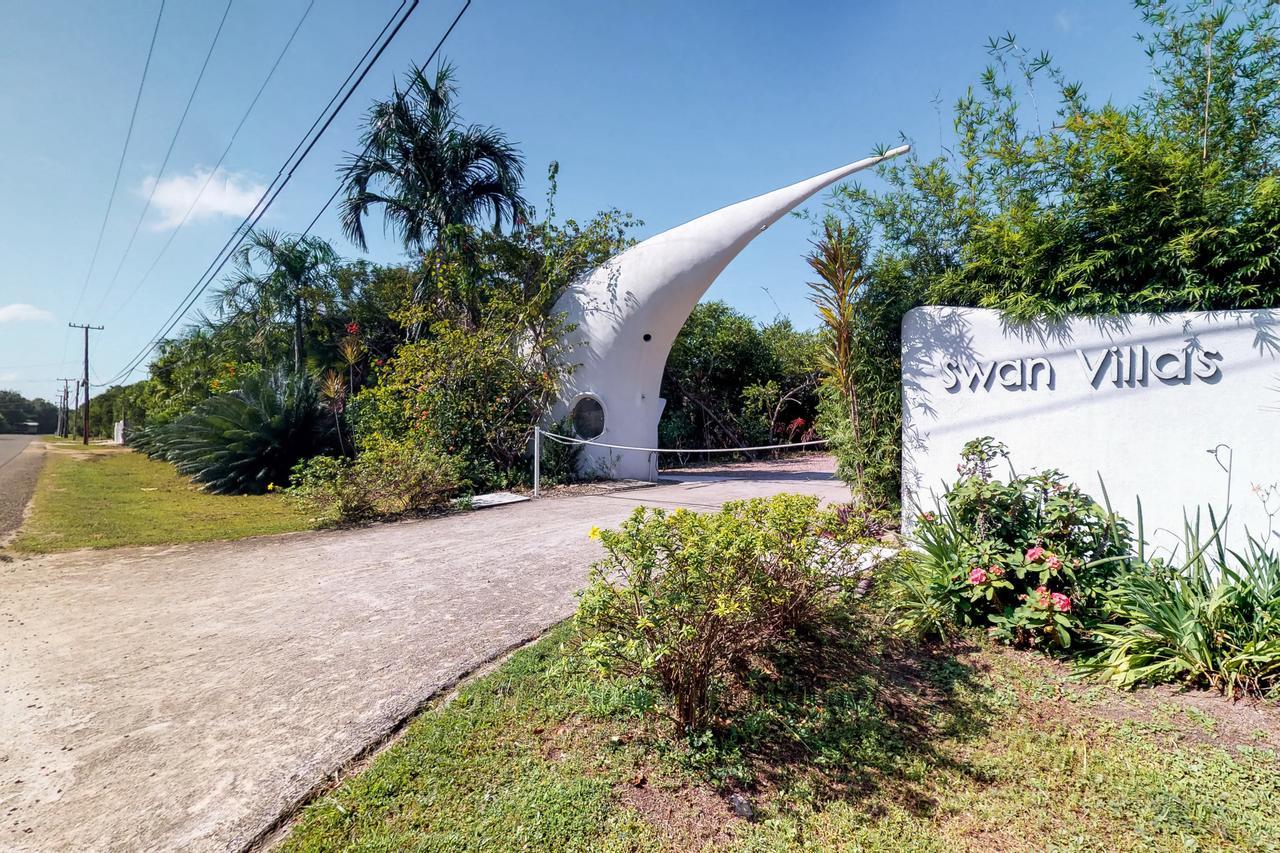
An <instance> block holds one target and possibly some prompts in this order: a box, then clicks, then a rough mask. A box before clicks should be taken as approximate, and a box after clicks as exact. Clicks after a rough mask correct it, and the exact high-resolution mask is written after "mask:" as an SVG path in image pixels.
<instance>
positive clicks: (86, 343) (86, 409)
mask: <svg viewBox="0 0 1280 853" xmlns="http://www.w3.org/2000/svg"><path fill="white" fill-rule="evenodd" d="M67 325H68V326H69V327H71V328H72V329H84V443H85V446H88V444H89V332H90V330H92V331H95V332H101V331H102V329H103V327H102V326H90V325H89V324H87V323H68V324H67Z"/></svg>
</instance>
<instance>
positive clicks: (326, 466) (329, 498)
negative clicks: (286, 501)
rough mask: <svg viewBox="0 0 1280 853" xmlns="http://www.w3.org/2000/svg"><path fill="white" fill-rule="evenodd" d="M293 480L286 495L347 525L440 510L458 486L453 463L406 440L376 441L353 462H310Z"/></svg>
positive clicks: (302, 464)
mask: <svg viewBox="0 0 1280 853" xmlns="http://www.w3.org/2000/svg"><path fill="white" fill-rule="evenodd" d="M293 481H294V485H293V486H292V488H290V490H289V493H290V495H292V496H293V497H294V498H296V499H297V500H299V501H300V502H301V503H302V504H303V505H304V506H305V507H307V509H308V510H309V511H311V512H314V513H316V514H317V515H319V516H321V517H323V518H325V519H328V520H331V521H339V522H347V523H349V522H357V521H365V520H368V519H372V518H384V517H390V516H396V515H401V514H403V513H407V512H420V511H426V510H433V509H439V508H441V507H443V506H446V505H448V503H449V500H450V499H451V498H452V497H453V496H454V495H455V494H457V492H458V490H459V488H460V480H459V476H458V466H457V463H456V462H455V461H454V460H452V459H450V458H448V457H443V456H440V455H439V454H436V453H433V452H432V451H430V450H428V449H427V448H425V447H421V446H418V445H414V444H411V443H409V442H404V441H396V442H393V441H384V442H379V443H377V444H376V445H374V446H371V447H366V448H365V449H364V450H363V451H362V452H361V453H360V455H359V456H357V457H356V458H355V459H347V458H334V457H331V456H317V457H315V458H313V459H308V460H306V461H303V462H300V463H298V465H297V467H296V468H294V472H293Z"/></svg>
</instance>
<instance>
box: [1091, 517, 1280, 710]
mask: <svg viewBox="0 0 1280 853" xmlns="http://www.w3.org/2000/svg"><path fill="white" fill-rule="evenodd" d="M1219 529H1220V528H1219ZM1182 547H1183V553H1184V554H1185V555H1186V557H1185V558H1184V560H1183V561H1182V562H1180V563H1177V564H1173V563H1171V562H1168V561H1161V560H1152V561H1150V562H1148V561H1145V560H1137V561H1135V563H1134V565H1133V566H1132V568H1131V569H1130V570H1129V571H1127V572H1125V573H1124V574H1123V575H1122V576H1121V577H1120V578H1119V579H1118V581H1117V583H1116V587H1115V589H1114V590H1113V591H1112V593H1111V594H1110V595H1109V597H1108V600H1109V603H1110V607H1111V609H1112V611H1113V612H1114V619H1113V622H1114V624H1108V625H1103V626H1101V627H1099V628H1097V629H1096V630H1095V631H1094V633H1093V639H1094V640H1095V641H1096V642H1097V643H1098V644H1099V645H1100V646H1101V649H1100V650H1099V651H1098V653H1097V654H1096V655H1094V656H1093V657H1092V658H1090V659H1088V660H1086V661H1085V662H1084V663H1083V664H1082V668H1083V669H1084V670H1085V671H1086V672H1093V673H1098V674H1100V675H1102V676H1104V677H1105V678H1107V679H1108V680H1109V681H1111V682H1112V683H1114V684H1116V685H1117V686H1120V687H1134V686H1136V685H1139V684H1158V683H1162V682H1182V683H1185V684H1189V685H1192V686H1197V687H1211V688H1213V689H1216V690H1219V691H1221V692H1223V693H1226V694H1228V695H1230V696H1231V697H1233V698H1236V697H1239V696H1241V695H1244V694H1251V695H1257V696H1265V695H1272V696H1274V695H1276V694H1277V693H1280V555H1277V553H1276V552H1275V551H1273V550H1271V549H1270V548H1268V547H1267V546H1266V545H1265V544H1264V543H1263V542H1261V541H1259V540H1257V539H1254V538H1252V537H1250V538H1249V541H1248V545H1247V547H1246V548H1245V550H1244V552H1243V553H1237V552H1233V551H1228V550H1226V548H1225V547H1223V545H1222V543H1221V538H1220V536H1219V531H1218V530H1215V531H1214V532H1213V534H1212V535H1211V536H1210V537H1209V539H1208V541H1202V537H1201V536H1200V535H1199V533H1198V531H1197V530H1196V529H1195V528H1193V527H1191V526H1190V525H1188V528H1187V531H1186V534H1185V538H1184V541H1183V546H1182Z"/></svg>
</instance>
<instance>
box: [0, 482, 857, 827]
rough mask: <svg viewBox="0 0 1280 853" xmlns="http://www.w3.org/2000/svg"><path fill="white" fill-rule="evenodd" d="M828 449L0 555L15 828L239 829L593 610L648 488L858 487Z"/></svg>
mask: <svg viewBox="0 0 1280 853" xmlns="http://www.w3.org/2000/svg"><path fill="white" fill-rule="evenodd" d="M833 468H834V465H833V463H832V460H830V459H829V458H825V457H823V458H817V459H814V458H810V459H806V460H803V461H791V462H784V463H781V464H777V463H774V464H761V465H757V466H755V469H754V470H752V471H750V472H749V473H748V474H746V475H745V476H741V475H739V477H737V478H725V477H724V475H723V474H721V475H719V476H715V475H711V476H709V475H706V474H700V475H699V476H697V477H696V479H694V478H690V479H689V480H688V481H686V482H680V483H674V484H670V485H661V486H656V487H652V488H643V489H636V490H632V491H625V492H615V493H612V494H604V495H601V494H596V495H578V496H572V497H547V498H544V499H542V500H539V501H532V502H526V503H520V504H515V505H511V506H505V507H499V508H495V509H488V510H482V511H478V512H469V513H460V514H457V515H451V516H446V517H443V518H436V519H427V520H421V521H412V522H405V523H400V524H386V525H378V526H374V527H367V528H363V529H358V530H334V531H318V532H311V533H299V534H286V535H283V536H267V537H261V538H258V539H250V540H243V541H240V542H212V543H203V544H198V545H182V546H173V547H153V548H122V549H117V550H112V551H96V552H94V551H81V552H76V553H70V554H61V555H52V556H43V557H36V558H31V559H25V560H18V561H15V562H12V563H8V564H2V563H0V850H5V851H45V850H48V851H63V850H76V851H80V850H122V851H123V850H128V851H133V850H184V851H228V850H232V851H234V850H241V849H244V848H245V847H246V846H247V845H250V844H252V843H253V842H254V841H255V840H257V839H259V838H260V837H261V836H262V834H263V833H264V832H265V831H267V830H268V829H269V828H270V827H271V826H272V825H273V822H275V821H276V820H277V819H278V818H279V817H280V816H281V815H282V814H285V813H287V812H288V811H289V810H290V809H291V808H293V807H294V806H295V805H296V804H297V803H298V802H299V801H300V800H302V799H303V798H305V797H306V796H307V794H308V792H310V791H312V790H313V789H314V788H315V787H316V786H317V785H320V784H322V783H323V782H324V781H325V780H326V779H327V778H329V777H330V776H331V775H332V774H333V773H334V772H335V771H337V770H338V769H339V768H341V767H343V766H344V764H345V763H346V762H347V761H349V760H350V759H352V757H353V756H356V755H358V754H359V753H360V752H361V750H363V749H364V748H366V747H367V746H368V745H369V744H371V743H376V742H377V741H379V740H380V739H381V738H383V737H384V736H385V735H386V734H387V733H388V732H390V731H392V730H393V729H394V727H395V726H396V725H397V724H398V723H399V722H400V721H402V720H403V719H404V718H405V717H407V716H408V715H410V714H412V713H413V712H414V711H415V709H417V708H419V707H421V706H422V704H423V703H424V702H426V701H427V700H428V699H430V698H431V697H432V696H435V695H438V694H439V693H440V692H441V691H443V690H447V689H448V688H449V686H450V685H452V684H454V683H455V682H456V681H457V680H458V679H459V678H461V677H463V676H464V675H465V674H466V673H468V672H471V671H473V670H474V669H475V668H476V667H477V666H479V665H481V664H483V663H484V662H486V661H489V660H492V659H494V658H495V657H497V656H500V655H501V654H502V653H503V652H505V651H506V650H508V649H510V648H512V647H513V646H515V645H518V644H520V643H522V642H524V641H526V640H528V639H529V638H531V637H534V636H536V635H537V634H539V633H540V632H541V631H543V630H545V629H546V628H547V627H549V626H550V625H552V624H554V623H555V622H557V621H559V620H561V619H563V618H565V617H566V616H568V615H570V614H571V613H572V612H573V609H574V605H575V597H574V593H575V591H577V590H578V589H579V588H580V587H581V586H582V585H583V583H584V582H585V580H586V577H587V570H588V567H589V566H590V564H591V562H592V561H593V560H595V559H596V558H597V557H598V556H599V554H600V545H599V543H598V542H596V541H595V540H592V539H590V538H589V537H588V535H587V534H588V532H589V530H590V529H591V527H592V526H593V525H599V526H601V527H610V526H615V525H617V524H618V523H619V522H620V521H621V520H622V519H624V518H625V517H626V516H627V515H628V514H630V512H631V511H632V510H633V509H634V508H635V507H637V506H641V505H650V506H663V507H668V508H670V507H676V506H687V507H695V508H699V509H702V508H713V507H717V506H719V505H720V504H721V503H722V502H724V501H726V500H731V499H736V498H744V497H754V496H758V495H768V494H775V493H778V492H808V493H811V494H816V495H819V496H820V497H823V498H825V499H829V500H836V501H840V500H848V498H849V492H848V489H847V488H845V486H844V485H843V484H842V483H840V482H839V481H837V480H835V479H833V477H832V474H831V471H832V470H833Z"/></svg>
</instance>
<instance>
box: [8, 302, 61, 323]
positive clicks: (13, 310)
mask: <svg viewBox="0 0 1280 853" xmlns="http://www.w3.org/2000/svg"><path fill="white" fill-rule="evenodd" d="M52 320H53V313H52V312H50V311H46V310H44V309H43V308H37V307H36V306H34V305H29V304H28V303H26V302H13V303H10V304H9V305H0V323H48V322H50V321H52Z"/></svg>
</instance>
